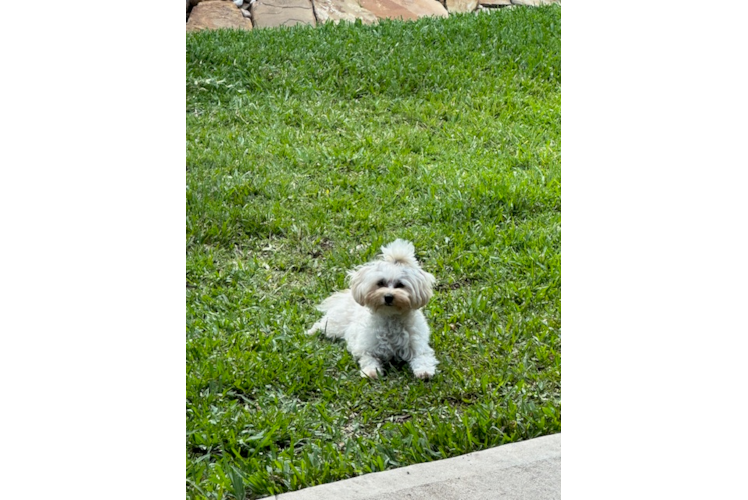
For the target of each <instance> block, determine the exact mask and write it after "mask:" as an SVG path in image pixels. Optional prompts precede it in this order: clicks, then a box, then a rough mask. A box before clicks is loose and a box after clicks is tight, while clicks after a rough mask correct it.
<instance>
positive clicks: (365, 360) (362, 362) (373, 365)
mask: <svg viewBox="0 0 748 500" xmlns="http://www.w3.org/2000/svg"><path fill="white" fill-rule="evenodd" d="M358 364H359V366H360V367H361V376H362V377H369V378H371V379H375V378H377V376H378V375H379V374H380V373H382V364H381V363H380V362H379V360H378V359H377V358H375V357H374V356H372V355H371V354H368V353H364V354H363V355H362V356H361V358H360V359H359V360H358Z"/></svg>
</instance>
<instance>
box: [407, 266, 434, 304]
mask: <svg viewBox="0 0 748 500" xmlns="http://www.w3.org/2000/svg"><path fill="white" fill-rule="evenodd" d="M413 276H414V278H415V279H414V280H413V294H412V298H411V300H412V302H413V306H414V307H415V308H416V309H420V308H421V307H424V306H425V305H426V304H428V303H429V300H431V297H432V296H433V295H434V292H433V288H434V284H435V283H436V278H434V275H433V274H431V273H427V272H426V271H424V270H423V269H417V270H414V271H413Z"/></svg>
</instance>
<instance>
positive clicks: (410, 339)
mask: <svg viewBox="0 0 748 500" xmlns="http://www.w3.org/2000/svg"><path fill="white" fill-rule="evenodd" d="M348 276H349V278H350V289H349V290H343V291H342V292H336V293H334V294H332V295H331V296H330V297H328V298H327V299H325V300H324V301H323V302H322V303H321V304H320V305H319V306H317V309H319V310H320V311H322V312H324V313H325V315H324V317H323V318H322V319H320V320H319V321H317V322H316V323H315V324H314V325H313V326H312V327H311V328H310V329H309V331H308V332H307V333H308V334H310V335H311V334H313V333H315V332H317V331H320V330H321V331H322V332H324V333H325V335H326V336H327V337H330V338H340V337H344V338H345V341H346V343H347V345H348V350H349V351H350V352H351V354H353V356H354V357H355V358H356V359H357V360H358V363H359V365H360V366H361V375H362V376H364V377H369V378H377V375H378V374H380V373H381V372H382V363H383V362H385V361H389V360H402V361H407V362H408V363H409V364H410V367H411V369H412V370H413V373H414V374H415V376H416V377H418V378H421V379H428V378H431V377H433V376H434V373H436V365H437V364H438V363H439V362H438V361H437V360H436V358H435V357H434V350H433V349H432V348H431V347H430V346H429V326H428V324H427V323H426V318H425V317H424V315H423V313H422V312H421V311H420V309H421V308H422V307H423V306H425V305H426V304H427V303H428V301H429V299H431V296H432V293H433V292H432V288H433V286H434V283H435V279H434V277H433V276H432V275H431V274H429V273H427V272H426V271H424V270H422V269H421V266H420V265H419V264H418V260H416V257H415V250H414V248H413V244H412V243H410V242H409V241H405V240H395V241H393V242H392V243H390V244H389V245H387V246H384V247H382V260H379V261H375V262H370V263H369V264H365V265H363V266H359V267H357V268H356V269H354V270H353V271H350V272H349V273H348Z"/></svg>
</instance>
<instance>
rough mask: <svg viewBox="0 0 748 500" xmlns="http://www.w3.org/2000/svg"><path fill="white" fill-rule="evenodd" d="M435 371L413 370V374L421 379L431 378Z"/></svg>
mask: <svg viewBox="0 0 748 500" xmlns="http://www.w3.org/2000/svg"><path fill="white" fill-rule="evenodd" d="M434 373H435V372H434V371H427V370H420V371H416V372H413V374H414V375H415V376H416V377H417V378H420V379H421V380H429V379H431V378H432V377H433V376H434Z"/></svg>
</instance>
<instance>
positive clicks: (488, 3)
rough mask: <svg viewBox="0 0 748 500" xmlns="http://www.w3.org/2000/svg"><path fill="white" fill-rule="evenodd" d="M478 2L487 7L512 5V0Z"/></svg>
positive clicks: (480, 0)
mask: <svg viewBox="0 0 748 500" xmlns="http://www.w3.org/2000/svg"><path fill="white" fill-rule="evenodd" d="M478 3H479V4H481V5H483V6H485V7H501V6H502V5H512V0H478Z"/></svg>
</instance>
